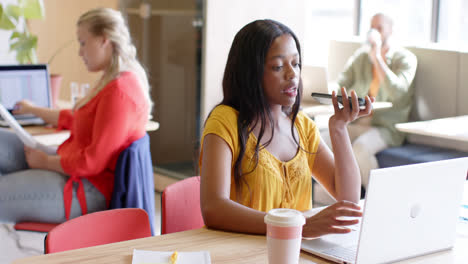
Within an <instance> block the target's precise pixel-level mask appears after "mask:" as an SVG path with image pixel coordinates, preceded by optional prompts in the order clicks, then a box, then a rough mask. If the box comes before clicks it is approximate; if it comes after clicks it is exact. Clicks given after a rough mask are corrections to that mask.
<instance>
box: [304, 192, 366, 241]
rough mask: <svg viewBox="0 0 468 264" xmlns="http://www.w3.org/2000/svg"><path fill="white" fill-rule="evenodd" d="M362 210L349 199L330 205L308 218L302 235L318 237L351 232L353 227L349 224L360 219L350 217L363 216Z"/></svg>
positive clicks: (355, 222) (353, 223)
mask: <svg viewBox="0 0 468 264" xmlns="http://www.w3.org/2000/svg"><path fill="white" fill-rule="evenodd" d="M360 210H361V207H360V206H359V205H357V204H355V203H353V202H348V201H341V202H337V203H335V204H333V205H330V206H328V207H326V208H324V209H323V210H322V211H320V212H319V213H317V214H315V215H313V216H311V217H308V218H307V219H306V223H305V225H304V227H303V228H302V236H303V237H304V238H317V237H320V236H323V235H327V234H345V233H349V232H351V229H350V228H348V227H347V226H350V225H355V224H357V223H359V219H349V217H361V216H362V212H361V211H360ZM344 218H348V219H344Z"/></svg>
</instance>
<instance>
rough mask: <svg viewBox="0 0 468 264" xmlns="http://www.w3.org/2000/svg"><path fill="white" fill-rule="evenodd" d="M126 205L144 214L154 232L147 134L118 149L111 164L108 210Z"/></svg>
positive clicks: (152, 180)
mask: <svg viewBox="0 0 468 264" xmlns="http://www.w3.org/2000/svg"><path fill="white" fill-rule="evenodd" d="M130 207H133V208H141V209H144V210H145V211H146V212H147V213H148V216H149V220H150V224H151V233H152V235H154V225H155V222H154V220H155V202H154V179H153V163H152V161H151V152H150V142H149V136H148V134H145V136H144V137H142V138H140V139H138V140H136V141H134V142H133V143H132V144H131V145H130V146H129V147H128V148H126V149H125V150H124V151H122V153H120V155H119V159H118V160H117V164H116V166H115V178H114V191H113V193H112V198H111V203H110V207H109V209H115V208H130Z"/></svg>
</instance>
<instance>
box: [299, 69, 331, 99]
mask: <svg viewBox="0 0 468 264" xmlns="http://www.w3.org/2000/svg"><path fill="white" fill-rule="evenodd" d="M301 77H302V86H303V89H304V91H303V93H302V102H303V103H312V104H317V103H318V102H317V101H316V100H315V99H314V98H312V97H311V96H310V95H311V94H312V93H325V94H328V93H331V91H329V89H328V75H327V69H326V68H325V67H321V66H304V67H302V71H301Z"/></svg>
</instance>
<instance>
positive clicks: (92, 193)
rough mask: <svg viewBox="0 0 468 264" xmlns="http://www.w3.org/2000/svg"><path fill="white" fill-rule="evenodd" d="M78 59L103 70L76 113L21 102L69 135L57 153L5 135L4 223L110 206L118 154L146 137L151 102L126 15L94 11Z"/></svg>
mask: <svg viewBox="0 0 468 264" xmlns="http://www.w3.org/2000/svg"><path fill="white" fill-rule="evenodd" d="M77 37H78V42H79V44H80V49H79V55H80V56H81V57H82V59H83V62H84V63H85V65H86V67H87V69H88V71H90V72H102V76H101V78H100V79H99V81H98V82H97V84H96V85H95V86H94V87H93V88H92V89H91V91H90V92H89V93H88V94H87V95H86V96H85V97H83V98H82V99H80V100H79V101H78V102H77V103H76V105H75V106H74V107H73V109H69V110H54V109H48V108H41V107H37V106H35V105H32V104H31V103H30V102H28V101H20V102H18V104H17V106H16V108H17V110H16V112H17V113H24V114H25V113H31V114H34V115H36V116H39V117H41V118H42V119H44V120H45V121H46V122H47V123H50V124H52V125H54V126H57V127H58V128H59V129H69V130H70V138H69V139H68V140H66V141H65V142H64V143H62V144H61V145H60V146H59V147H58V149H57V155H47V154H46V153H44V152H42V151H39V150H36V149H31V148H28V147H26V146H24V147H23V145H22V143H21V142H20V141H19V140H18V139H17V138H16V136H15V135H14V134H12V133H10V132H7V131H0V147H1V148H2V149H5V150H7V151H6V152H7V153H6V155H1V156H0V221H12V222H17V221H25V220H29V221H47V222H59V221H64V220H66V219H71V218H74V217H77V216H79V215H82V214H86V213H89V212H93V211H99V210H104V209H106V208H107V207H108V206H109V202H110V199H111V194H112V190H113V187H114V170H115V165H116V162H117V159H118V156H119V154H120V152H121V151H122V150H124V149H125V148H127V147H128V146H129V145H130V144H131V143H132V142H133V141H135V140H137V139H139V138H141V137H143V136H144V135H145V125H146V123H147V121H148V118H149V116H150V109H151V106H152V102H151V100H150V97H149V85H148V80H147V76H146V73H145V71H144V69H143V68H142V66H141V65H140V63H139V62H138V60H137V59H136V49H135V47H134V45H133V44H132V42H131V39H130V34H129V31H128V28H127V25H126V22H125V20H124V18H123V17H122V15H121V13H120V12H118V11H115V10H112V9H108V8H98V9H93V10H90V11H88V12H86V13H85V14H83V15H81V17H80V18H79V20H78V22H77Z"/></svg>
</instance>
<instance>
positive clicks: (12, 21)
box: [0, 0, 70, 107]
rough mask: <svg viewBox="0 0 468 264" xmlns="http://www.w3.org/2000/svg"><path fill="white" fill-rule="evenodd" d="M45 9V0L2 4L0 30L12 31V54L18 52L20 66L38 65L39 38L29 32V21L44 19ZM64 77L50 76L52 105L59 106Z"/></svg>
mask: <svg viewBox="0 0 468 264" xmlns="http://www.w3.org/2000/svg"><path fill="white" fill-rule="evenodd" d="M44 17H45V9H44V2H43V0H17V3H16V4H14V3H10V4H8V5H7V4H6V3H2V2H0V29H3V30H11V32H12V33H11V36H10V39H9V44H10V52H16V61H17V62H18V63H20V64H28V63H31V64H35V63H37V56H36V49H37V36H36V35H34V34H32V33H31V32H30V31H29V30H28V20H29V19H43V18H44ZM69 44H70V43H69V42H67V43H65V44H64V45H63V46H62V47H61V48H59V49H58V50H57V51H56V52H55V53H54V54H53V55H52V57H51V58H50V59H49V61H48V62H47V64H50V63H51V62H52V60H53V59H54V58H55V56H56V55H57V54H58V53H59V52H60V51H62V50H63V49H64V48H65V47H66V46H68V45H69ZM61 81H62V76H61V75H60V74H51V75H50V84H51V92H52V105H53V106H54V107H56V106H57V100H58V97H59V92H60V85H61Z"/></svg>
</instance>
